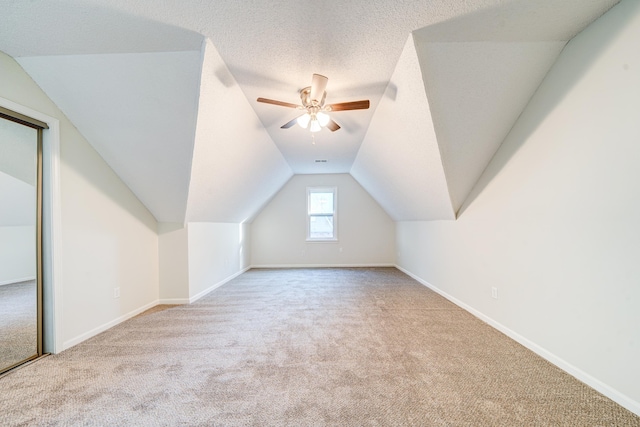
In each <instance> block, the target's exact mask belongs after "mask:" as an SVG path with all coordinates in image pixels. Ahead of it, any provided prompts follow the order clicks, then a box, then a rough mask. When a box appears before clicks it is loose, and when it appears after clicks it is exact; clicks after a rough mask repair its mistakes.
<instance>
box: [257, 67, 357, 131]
mask: <svg viewBox="0 0 640 427" xmlns="http://www.w3.org/2000/svg"><path fill="white" fill-rule="evenodd" d="M328 81H329V79H328V78H327V77H325V76H322V75H320V74H314V75H313V78H312V79H311V86H309V87H305V88H304V89H302V90H301V91H300V100H301V101H302V105H296V104H291V103H289V102H282V101H276V100H274V99H267V98H258V102H264V103H265V104H273V105H280V106H282V107H288V108H296V109H298V110H302V111H304V114H302V115H301V116H299V117H296V118H295V119H293V120H291V121H289V122H287V123H285V124H283V125H282V126H280V128H282V129H289V128H290V127H292V126H293V125H295V124H296V123H298V125H300V126H301V127H303V128H305V129H306V128H307V127H308V128H309V130H310V131H311V132H318V131H320V130H321V129H322V128H323V127H326V128H327V129H329V130H330V131H331V132H335V131H337V130H338V129H340V126H339V125H338V124H337V123H336V122H334V121H333V120H332V119H331V117H329V115H328V114H327V113H329V112H330V111H347V110H366V109H368V108H369V100H368V99H367V100H364V101H352V102H340V103H338V104H325V103H324V101H325V99H326V97H327V92H326V91H325V89H326V88H327V82H328Z"/></svg>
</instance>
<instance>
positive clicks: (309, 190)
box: [307, 187, 338, 242]
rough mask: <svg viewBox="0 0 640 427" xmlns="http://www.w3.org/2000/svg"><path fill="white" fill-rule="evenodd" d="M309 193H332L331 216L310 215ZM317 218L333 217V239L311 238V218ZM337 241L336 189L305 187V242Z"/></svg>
mask: <svg viewBox="0 0 640 427" xmlns="http://www.w3.org/2000/svg"><path fill="white" fill-rule="evenodd" d="M311 193H333V214H312V213H311ZM319 216H332V217H333V237H311V218H312V217H319ZM337 241H338V187H307V242H337Z"/></svg>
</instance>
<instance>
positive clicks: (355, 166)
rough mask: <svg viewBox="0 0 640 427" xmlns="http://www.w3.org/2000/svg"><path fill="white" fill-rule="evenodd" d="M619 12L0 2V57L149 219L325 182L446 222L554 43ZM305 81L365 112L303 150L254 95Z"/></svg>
mask: <svg viewBox="0 0 640 427" xmlns="http://www.w3.org/2000/svg"><path fill="white" fill-rule="evenodd" d="M617 1H618V0H563V1H558V0H472V1H470V0H456V1H451V0H432V1H425V0H404V1H388V0H354V1H350V2H343V1H337V0H333V1H331V0H328V1H323V2H317V1H313V0H303V1H298V0H287V1H284V0H280V1H257V2H251V3H250V6H249V5H248V4H247V3H246V2H238V1H236V0H220V1H216V2H210V1H206V0H182V1H165V2H157V1H154V0H137V1H130V0H83V1H79V0H32V1H24V2H16V1H13V0H0V10H2V14H0V50H1V51H4V52H6V53H8V54H9V55H11V56H13V57H14V58H16V59H17V60H18V62H19V63H20V64H21V65H22V66H23V67H24V68H25V70H26V71H27V72H28V73H29V74H31V76H32V77H33V78H34V80H36V82H37V83H38V84H39V85H40V86H41V87H42V88H43V89H44V90H45V92H47V94H48V95H49V96H50V97H51V98H52V99H53V101H54V102H56V104H57V105H58V106H59V107H60V108H61V109H62V111H64V112H65V114H67V116H68V117H69V118H70V119H71V121H72V122H73V123H74V124H75V125H76V126H77V127H78V129H79V130H80V132H81V133H83V135H84V136H85V137H86V138H87V140H88V141H89V142H90V143H91V144H92V145H93V146H94V147H95V148H96V150H97V151H98V152H99V153H100V154H101V155H102V156H103V158H105V160H106V161H107V162H108V163H109V164H110V165H111V167H112V168H113V169H114V170H115V171H116V173H118V174H119V175H120V176H121V177H122V179H123V180H124V181H125V182H126V183H127V185H129V187H130V188H131V189H132V190H133V191H134V193H136V195H137V196H138V197H139V198H140V200H141V201H142V202H143V203H144V204H145V205H146V206H147V207H148V208H149V210H150V211H151V212H152V213H153V214H154V215H155V216H156V218H157V219H159V220H160V221H177V222H182V221H186V220H198V221H224V222H233V221H242V220H245V219H247V218H251V216H252V215H255V213H256V211H257V210H259V209H260V206H262V205H263V204H264V202H265V201H266V200H268V199H269V198H270V197H271V196H272V195H273V193H274V192H275V191H277V189H278V188H279V187H280V186H282V185H283V184H284V182H286V180H287V179H288V178H289V177H290V176H291V174H292V173H330V172H351V173H352V174H353V175H354V177H356V179H358V180H359V181H360V182H361V184H362V185H363V186H364V187H365V188H367V189H368V191H370V192H371V194H372V195H373V196H374V198H376V200H377V201H378V202H379V203H380V204H381V205H382V207H383V208H384V209H385V210H386V211H387V212H389V213H390V214H391V215H392V216H393V217H394V218H395V219H397V220H402V219H450V218H453V217H454V215H455V211H456V210H457V209H458V207H459V206H460V204H461V203H462V201H463V200H464V198H465V197H466V196H467V194H468V192H469V190H470V188H471V187H472V186H473V184H474V183H475V182H476V180H477V178H478V176H479V174H480V173H481V172H482V170H483V169H484V168H485V167H486V164H487V163H488V161H489V160H490V159H491V157H492V156H493V153H494V152H495V150H496V149H497V147H498V146H499V145H500V143H501V142H502V139H503V138H504V136H505V135H506V133H507V132H508V131H509V129H510V128H511V126H512V125H513V122H514V121H515V120H516V119H517V117H518V115H519V114H520V112H521V111H522V109H523V108H524V106H525V105H526V103H527V102H528V100H529V98H530V97H531V95H532V94H533V92H534V91H535V89H536V87H537V85H538V84H539V82H540V81H541V79H542V78H543V77H544V75H545V74H546V71H547V70H548V68H549V67H550V66H551V65H552V64H553V61H554V60H555V58H556V56H557V54H558V52H559V51H560V50H561V49H562V46H563V45H564V43H566V41H568V40H569V39H570V38H571V37H573V36H574V35H575V34H576V33H577V32H579V31H580V30H582V29H583V28H584V27H585V26H586V25H588V24H589V23H590V22H591V21H593V20H594V19H596V18H597V17H598V16H600V15H601V14H602V13H604V12H605V11H606V10H608V9H609V8H610V7H612V6H613V5H614V4H616V3H617ZM411 39H413V40H411ZM401 55H402V57H401ZM416 63H417V64H418V66H416ZM418 68H419V69H420V70H419V71H420V72H418ZM312 73H321V74H324V75H326V76H327V77H329V84H328V87H327V93H328V95H327V101H328V102H331V103H335V102H343V101H350V100H360V99H369V100H371V103H372V104H371V109H369V110H366V111H346V112H336V113H334V115H333V118H334V119H335V120H336V121H337V122H338V123H339V124H340V125H341V126H342V129H341V130H339V131H338V132H335V133H331V132H329V131H327V130H323V131H321V132H319V133H318V134H316V136H315V138H314V140H315V141H313V140H312V139H311V135H310V133H308V132H306V131H304V130H302V129H300V128H298V127H293V128H291V129H288V130H282V129H280V125H281V124H283V123H285V122H287V121H289V120H290V119H291V118H293V117H295V115H296V111H295V110H291V109H286V108H282V107H277V106H273V105H265V104H259V103H257V102H256V98H257V97H259V96H262V97H266V98H273V99H279V100H282V101H286V102H291V103H297V102H298V100H299V98H298V91H299V90H300V89H301V88H303V87H305V86H308V85H309V84H310V80H311V75H312ZM392 76H393V78H392ZM390 82H391V83H390ZM314 142H315V144H314ZM436 148H437V150H436ZM414 154H415V155H414ZM438 154H439V155H438ZM316 159H323V160H327V162H326V163H316V162H315V160H316Z"/></svg>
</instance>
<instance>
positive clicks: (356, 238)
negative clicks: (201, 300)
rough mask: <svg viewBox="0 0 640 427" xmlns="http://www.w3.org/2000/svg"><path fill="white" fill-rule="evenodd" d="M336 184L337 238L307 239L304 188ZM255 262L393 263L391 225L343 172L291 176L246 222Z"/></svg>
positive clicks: (393, 231)
mask: <svg viewBox="0 0 640 427" xmlns="http://www.w3.org/2000/svg"><path fill="white" fill-rule="evenodd" d="M313 186H323V187H324V186H326V187H334V186H335V187H337V188H338V203H337V217H338V225H337V230H338V241H337V242H307V241H306V238H307V225H306V221H307V187H313ZM251 239H252V244H251V248H252V255H251V262H252V265H254V266H270V267H274V266H340V265H342V266H347V265H352V266H358V265H393V264H394V263H395V224H394V222H393V221H392V220H391V218H390V217H389V216H388V215H387V214H386V212H385V211H384V210H382V208H381V207H380V205H378V203H377V202H376V201H375V200H373V198H371V196H370V195H369V194H368V193H367V192H366V191H365V190H364V189H363V188H362V187H361V186H360V184H358V183H357V182H356V181H355V180H354V179H353V178H352V177H351V175H348V174H327V175H295V176H293V178H291V180H289V182H287V184H285V186H284V187H283V188H282V189H281V190H280V192H279V193H278V194H276V196H275V197H274V198H273V199H272V200H271V202H269V203H268V204H267V206H265V208H264V209H263V210H262V212H260V214H259V215H258V216H257V217H256V218H255V220H254V221H253V223H252V226H251Z"/></svg>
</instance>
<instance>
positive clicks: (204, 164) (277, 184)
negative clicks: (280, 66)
mask: <svg viewBox="0 0 640 427" xmlns="http://www.w3.org/2000/svg"><path fill="white" fill-rule="evenodd" d="M292 175H293V172H292V170H291V168H290V167H289V165H288V163H287V162H286V160H285V159H284V157H283V156H282V154H281V153H280V151H279V150H278V148H277V147H276V145H275V144H274V142H273V141H272V140H271V138H270V136H269V134H268V133H267V131H266V130H265V129H264V127H263V126H262V124H261V122H260V120H259V119H258V117H257V116H256V114H255V112H254V111H253V109H252V108H251V105H250V104H249V102H248V101H247V98H246V97H245V96H244V93H243V92H242V90H241V89H240V87H239V86H238V84H237V83H236V80H235V79H234V77H233V76H232V75H231V73H230V72H229V70H228V68H227V66H226V65H225V63H224V61H223V60H222V58H221V57H220V55H219V54H218V51H217V50H216V48H215V46H214V45H213V43H212V42H211V41H210V40H206V42H205V47H204V57H203V62H202V76H201V80H200V100H199V106H198V120H197V125H196V135H195V147H194V150H193V161H192V166H191V184H190V186H189V199H188V204H187V215H186V221H187V222H235V223H241V222H245V221H247V220H250V219H251V218H252V217H253V216H254V215H255V214H256V213H257V212H258V211H259V210H260V209H261V208H262V206H263V205H264V204H266V202H267V201H268V200H269V199H270V198H271V197H272V196H273V195H274V194H275V193H276V192H277V191H278V190H279V189H280V188H281V187H282V186H283V185H284V184H285V183H286V182H287V181H288V180H289V178H290V177H291V176H292Z"/></svg>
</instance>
